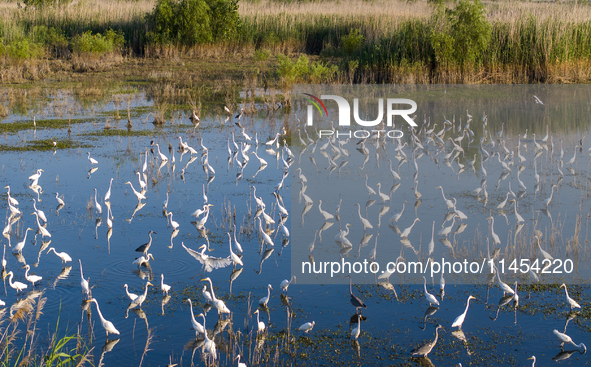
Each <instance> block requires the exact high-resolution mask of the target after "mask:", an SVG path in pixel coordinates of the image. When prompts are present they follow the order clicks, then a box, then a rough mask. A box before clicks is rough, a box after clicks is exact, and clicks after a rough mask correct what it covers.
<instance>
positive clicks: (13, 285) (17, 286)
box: [6, 271, 27, 294]
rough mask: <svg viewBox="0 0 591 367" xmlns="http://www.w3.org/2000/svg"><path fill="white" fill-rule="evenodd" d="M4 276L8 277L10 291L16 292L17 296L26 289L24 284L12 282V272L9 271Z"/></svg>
mask: <svg viewBox="0 0 591 367" xmlns="http://www.w3.org/2000/svg"><path fill="white" fill-rule="evenodd" d="M6 276H8V277H9V278H8V284H9V285H10V287H11V288H12V289H15V290H16V294H18V292H20V291H24V290H25V289H27V285H26V284H25V283H21V282H14V283H13V282H12V277H13V276H14V273H13V272H12V271H9V272H8V274H6Z"/></svg>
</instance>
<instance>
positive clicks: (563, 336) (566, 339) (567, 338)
mask: <svg viewBox="0 0 591 367" xmlns="http://www.w3.org/2000/svg"><path fill="white" fill-rule="evenodd" d="M553 333H554V335H556V336H557V337H558V339H560V341H561V342H562V343H560V346H561V347H562V346H563V345H564V343H569V344H572V345H574V346H575V347H577V348H579V349H580V348H583V350H584V351H585V352H587V347H586V346H585V344H583V343H581V344H575V342H574V341H573V340H572V338H571V337H570V336H568V335H566V334H564V333H561V332H560V331H558V330H556V329H554V331H553Z"/></svg>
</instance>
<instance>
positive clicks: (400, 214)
mask: <svg viewBox="0 0 591 367" xmlns="http://www.w3.org/2000/svg"><path fill="white" fill-rule="evenodd" d="M404 204H408V201H405V202H404V203H402V210H401V211H400V213H396V214H394V215H393V216H392V218H390V222H392V221H394V222H396V223H398V220H399V219H400V217H402V213H404Z"/></svg>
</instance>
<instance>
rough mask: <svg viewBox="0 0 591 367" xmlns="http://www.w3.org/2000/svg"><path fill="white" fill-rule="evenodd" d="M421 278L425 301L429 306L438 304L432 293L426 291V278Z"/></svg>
mask: <svg viewBox="0 0 591 367" xmlns="http://www.w3.org/2000/svg"><path fill="white" fill-rule="evenodd" d="M423 280H424V281H425V298H426V299H427V302H429V306H432V305H437V306H439V301H438V300H437V298H435V296H434V295H432V294H431V293H429V292H428V291H427V278H425V277H423ZM435 340H437V338H435Z"/></svg>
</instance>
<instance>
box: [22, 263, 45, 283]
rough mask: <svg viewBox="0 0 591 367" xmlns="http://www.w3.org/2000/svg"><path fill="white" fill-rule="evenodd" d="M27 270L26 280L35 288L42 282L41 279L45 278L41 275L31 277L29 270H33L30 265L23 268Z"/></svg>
mask: <svg viewBox="0 0 591 367" xmlns="http://www.w3.org/2000/svg"><path fill="white" fill-rule="evenodd" d="M23 268H24V269H26V270H25V279H26V280H27V281H29V282H31V284H33V287H34V286H35V283H37V282H39V281H41V279H43V277H41V276H39V275H29V270H31V266H30V265H29V264H27V265H25V266H24V267H23Z"/></svg>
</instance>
